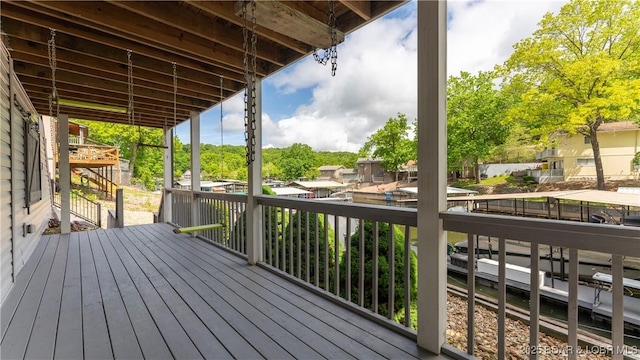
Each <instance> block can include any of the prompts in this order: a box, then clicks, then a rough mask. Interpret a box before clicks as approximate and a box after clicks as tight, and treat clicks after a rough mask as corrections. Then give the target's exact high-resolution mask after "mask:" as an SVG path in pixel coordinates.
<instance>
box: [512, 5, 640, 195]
mask: <svg viewBox="0 0 640 360" xmlns="http://www.w3.org/2000/svg"><path fill="white" fill-rule="evenodd" d="M514 48H515V51H514V53H513V54H512V55H511V57H510V58H509V59H508V60H507V62H506V63H505V66H504V68H503V70H504V71H505V73H506V76H507V79H508V81H509V82H510V83H511V85H512V86H514V87H516V88H519V89H521V90H522V93H521V94H522V95H521V99H522V102H521V104H520V106H517V107H515V108H514V109H513V111H512V114H511V116H512V118H513V119H516V120H518V121H524V122H526V124H527V125H528V127H529V128H530V129H532V132H535V133H536V134H537V135H538V136H540V137H541V139H540V140H541V142H543V143H544V142H547V141H549V139H547V138H545V136H546V135H547V134H552V133H554V132H556V131H564V132H568V133H570V134H576V133H579V134H582V135H584V136H588V137H589V138H590V141H591V148H592V150H593V155H594V161H595V167H596V174H597V183H598V189H601V190H602V189H604V188H605V183H604V172H603V168H602V159H601V157H600V145H599V143H598V133H597V130H598V128H599V127H600V125H601V124H603V123H606V122H611V121H619V120H626V119H632V118H633V117H634V116H635V114H638V112H639V111H640V2H637V1H631V0H607V1H590V0H572V1H571V2H569V3H568V4H566V5H564V6H563V7H562V8H561V9H560V12H559V13H558V14H556V15H554V14H551V13H548V14H546V15H545V16H544V17H543V18H542V20H541V21H540V23H539V24H538V30H536V31H535V32H534V33H533V35H532V36H531V37H529V38H526V39H524V40H522V41H520V42H518V43H517V44H515V45H514Z"/></svg>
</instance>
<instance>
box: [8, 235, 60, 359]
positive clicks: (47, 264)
mask: <svg viewBox="0 0 640 360" xmlns="http://www.w3.org/2000/svg"><path fill="white" fill-rule="evenodd" d="M59 237H60V236H57V238H56V239H53V238H52V239H51V240H52V241H49V243H48V244H47V248H46V249H45V251H44V254H42V257H41V258H40V261H39V262H38V265H37V268H36V269H35V272H34V273H33V276H32V277H31V279H30V281H29V285H28V286H27V288H26V289H25V291H24V295H23V297H22V299H21V301H20V302H19V303H18V307H17V308H16V311H15V314H14V316H13V319H11V323H10V324H9V328H8V329H7V332H6V333H5V336H4V338H3V339H2V353H1V354H0V355H2V358H3V359H19V358H23V357H24V354H25V352H26V350H27V344H28V341H29V338H30V337H31V330H32V329H33V323H34V321H35V318H36V315H37V313H38V307H39V306H40V300H41V299H42V293H43V292H44V288H45V285H46V283H47V279H48V278H49V274H50V273H51V265H52V264H53V258H54V255H55V252H56V248H57V247H58V240H59Z"/></svg>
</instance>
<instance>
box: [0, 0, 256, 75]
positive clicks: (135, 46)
mask: <svg viewBox="0 0 640 360" xmlns="http://www.w3.org/2000/svg"><path fill="white" fill-rule="evenodd" d="M38 9H40V7H39V6H37V5H34V4H31V3H27V2H16V3H9V2H7V1H4V2H3V3H2V16H3V19H2V20H3V23H2V28H3V30H4V31H5V32H7V33H8V34H11V36H18V37H21V38H24V39H30V38H32V37H33V36H34V32H36V31H37V34H39V36H38V38H40V39H41V40H37V41H44V42H45V43H46V41H47V40H48V39H49V38H50V35H49V30H48V29H49V28H52V29H56V30H57V34H56V44H58V42H60V43H61V46H64V47H67V48H71V49H78V51H84V52H86V53H88V54H94V55H96V56H104V57H105V58H109V59H112V58H113V57H118V58H120V57H122V58H123V59H126V49H131V50H133V52H134V54H135V55H136V56H138V55H141V56H143V57H145V58H147V59H148V60H147V61H150V63H157V65H158V66H156V67H155V68H157V69H158V70H160V69H163V68H169V69H170V68H171V64H172V63H173V62H176V63H177V65H178V68H181V67H184V68H188V69H192V70H195V71H197V72H199V73H200V76H199V77H198V76H197V74H194V76H192V77H193V78H196V79H197V78H203V79H207V78H209V77H211V76H214V77H216V78H217V77H218V76H220V75H221V76H223V77H224V78H225V79H232V80H234V81H236V82H237V83H239V84H244V75H243V73H239V72H236V71H229V70H226V69H224V68H220V67H216V66H213V65H212V64H211V63H210V62H207V61H204V59H199V60H194V59H192V58H188V57H185V56H184V54H175V53H171V52H169V51H167V50H166V49H157V48H153V47H149V46H146V45H144V44H139V43H136V42H131V41H128V40H125V39H127V36H125V37H124V38H121V37H118V36H110V35H105V34H102V33H99V32H96V31H93V30H89V29H87V28H86V27H84V26H83V25H82V24H80V23H83V21H82V20H78V21H77V22H75V23H74V22H69V21H66V20H64V19H60V18H58V19H56V18H54V17H51V16H46V15H43V14H42V13H39V12H38ZM49 12H51V11H49ZM60 16H62V15H60ZM11 19H13V21H11ZM27 24H32V25H36V26H37V27H33V26H29V25H27ZM37 29H40V30H37ZM67 34H69V35H73V36H68V35H67ZM36 36H37V35H36ZM82 39H84V40H89V41H90V42H91V43H89V42H85V41H83V40H82ZM100 46H105V47H106V49H107V50H109V51H111V53H110V54H99V48H100ZM113 48H115V49H113ZM92 51H93V52H92ZM103 52H104V51H103ZM120 54H122V55H120ZM150 59H153V61H151V60H150ZM136 62H137V61H136ZM169 71H171V70H169ZM214 83H215V82H214Z"/></svg>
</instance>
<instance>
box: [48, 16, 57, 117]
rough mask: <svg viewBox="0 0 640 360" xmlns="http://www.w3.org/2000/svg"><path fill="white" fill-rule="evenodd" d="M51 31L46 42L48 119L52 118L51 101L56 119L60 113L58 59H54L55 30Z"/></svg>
mask: <svg viewBox="0 0 640 360" xmlns="http://www.w3.org/2000/svg"><path fill="white" fill-rule="evenodd" d="M49 30H51V39H49V41H47V52H48V53H49V67H50V68H51V95H50V96H49V117H53V101H55V102H56V110H57V111H56V118H57V116H58V113H59V112H60V102H59V101H58V89H57V88H56V70H57V68H58V59H57V57H56V30H55V29H52V28H49Z"/></svg>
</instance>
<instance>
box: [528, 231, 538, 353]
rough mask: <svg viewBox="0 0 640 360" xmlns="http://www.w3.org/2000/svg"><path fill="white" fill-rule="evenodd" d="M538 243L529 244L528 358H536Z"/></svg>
mask: <svg viewBox="0 0 640 360" xmlns="http://www.w3.org/2000/svg"><path fill="white" fill-rule="evenodd" d="M539 274H540V245H538V244H537V243H536V244H531V281H530V283H531V286H530V293H529V295H530V297H529V304H530V307H529V350H530V351H529V359H532V360H533V359H537V358H538V351H537V350H538V338H539V326H538V325H539V320H540V281H539V276H540V275H539Z"/></svg>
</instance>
